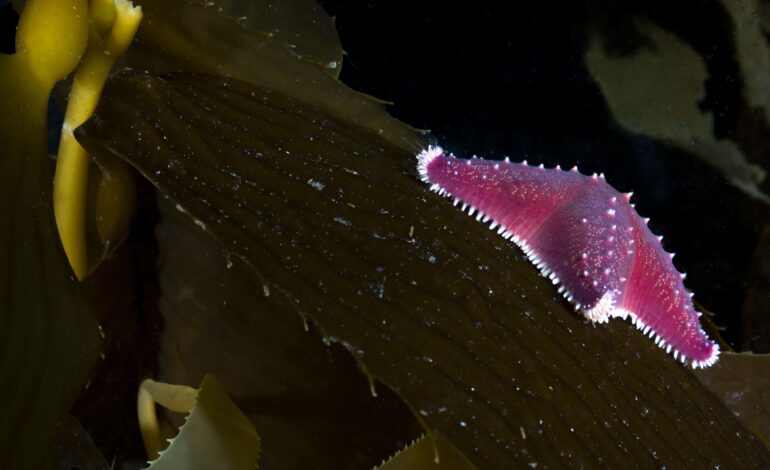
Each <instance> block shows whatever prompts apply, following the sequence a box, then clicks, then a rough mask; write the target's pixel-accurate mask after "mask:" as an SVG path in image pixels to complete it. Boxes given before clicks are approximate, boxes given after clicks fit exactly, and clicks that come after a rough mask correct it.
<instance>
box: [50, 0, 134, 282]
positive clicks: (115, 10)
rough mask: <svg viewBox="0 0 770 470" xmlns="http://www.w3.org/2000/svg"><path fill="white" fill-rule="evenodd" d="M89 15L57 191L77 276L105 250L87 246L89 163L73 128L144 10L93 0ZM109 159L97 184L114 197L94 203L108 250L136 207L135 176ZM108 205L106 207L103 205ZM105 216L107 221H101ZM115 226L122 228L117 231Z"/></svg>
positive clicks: (120, 1)
mask: <svg viewBox="0 0 770 470" xmlns="http://www.w3.org/2000/svg"><path fill="white" fill-rule="evenodd" d="M91 18H92V24H93V25H94V28H93V29H92V30H91V34H90V38H89V42H88V48H87V50H86V53H85V55H84V56H83V60H82V62H81V63H80V65H79V66H78V69H77V71H76V72H75V79H74V81H73V83H72V90H71V91H70V96H69V104H68V105H67V112H66V114H65V116H64V125H63V126H62V133H61V140H60V142H59V155H58V158H57V161H56V176H55V178H54V196H53V197H54V210H55V213H56V225H57V227H58V229H59V236H60V237H61V240H62V245H63V246H64V251H65V252H66V253H67V258H68V259H69V261H70V264H71V265H72V270H73V271H75V274H76V275H77V277H78V278H79V279H83V278H84V277H86V276H87V275H88V273H89V272H90V271H91V270H92V268H93V267H94V266H95V265H96V264H98V261H100V259H101V256H100V255H101V253H96V259H94V254H93V253H89V250H88V246H89V243H88V240H87V237H86V209H87V203H88V186H89V185H88V179H89V167H90V166H91V163H90V161H89V158H88V155H87V154H86V152H85V150H83V147H81V146H80V144H78V142H77V141H76V140H75V138H74V137H73V135H72V131H73V130H74V129H75V128H76V127H78V126H79V125H81V124H82V123H83V122H85V120H86V119H88V117H89V116H90V115H91V113H93V111H94V109H95V108H96V104H97V103H98V102H99V97H100V96H101V93H102V88H103V87H104V82H105V80H107V77H108V76H109V73H110V69H111V68H112V66H113V64H114V63H115V60H117V58H118V57H120V56H121V55H122V54H123V53H124V52H125V51H126V49H127V48H128V46H129V44H131V41H132V40H133V38H134V34H135V33H136V30H137V28H138V27H139V23H140V21H141V19H142V9H141V8H140V7H134V5H133V4H132V3H131V2H129V1H126V0H95V1H93V2H92V11H91ZM105 158H107V159H109V157H105ZM110 160H114V163H113V162H109V163H108V164H109V165H110V166H111V167H117V168H115V171H113V172H111V173H109V174H106V175H105V174H104V170H103V169H104V165H100V166H99V168H100V169H102V170H103V171H102V173H103V174H102V175H101V178H100V182H99V183H98V186H99V187H100V189H101V188H104V186H105V185H106V186H110V187H111V189H108V190H106V193H107V194H110V197H109V199H108V200H107V201H105V202H102V203H97V204H96V210H97V214H96V216H95V219H96V220H95V223H96V225H97V227H98V228H97V231H98V233H99V238H100V242H101V244H103V245H107V247H106V248H107V249H109V248H110V245H115V244H117V242H118V241H120V239H122V238H123V236H124V234H125V232H126V230H127V228H128V223H127V222H122V223H121V222H119V223H114V221H115V220H119V221H127V220H128V219H130V216H131V213H132V212H133V207H134V180H133V175H132V174H131V172H130V171H129V170H128V168H127V166H126V165H125V164H124V163H122V162H119V161H118V160H117V159H110ZM103 193H104V191H100V192H96V193H95V194H96V195H97V196H102V195H103ZM115 193H117V194H115ZM105 205H106V206H107V207H106V209H105V208H104V207H103V206H105ZM104 220H107V222H106V223H100V221H104ZM115 229H119V230H122V232H118V233H113V231H114V230H115ZM91 245H96V243H91ZM92 251H93V250H92ZM98 251H100V252H101V251H103V250H98Z"/></svg>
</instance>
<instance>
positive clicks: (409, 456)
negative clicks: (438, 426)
mask: <svg viewBox="0 0 770 470" xmlns="http://www.w3.org/2000/svg"><path fill="white" fill-rule="evenodd" d="M475 468H476V467H475V466H474V465H472V464H471V463H470V462H468V461H467V460H465V457H463V456H462V455H461V454H460V453H459V452H458V451H457V449H455V448H454V446H453V445H452V444H450V443H449V441H447V440H446V439H444V437H442V436H441V435H440V434H437V435H433V436H422V437H421V438H419V439H417V440H416V441H414V442H412V443H411V444H410V445H408V446H407V447H406V448H404V449H403V450H402V451H400V452H398V453H396V454H395V455H394V456H393V457H391V458H389V459H388V460H386V461H385V462H383V463H382V464H380V466H378V467H377V469H376V470H422V469H435V470H474V469H475Z"/></svg>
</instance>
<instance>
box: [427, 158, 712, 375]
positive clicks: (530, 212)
mask: <svg viewBox="0 0 770 470" xmlns="http://www.w3.org/2000/svg"><path fill="white" fill-rule="evenodd" d="M417 160H418V164H417V168H418V170H419V172H420V176H421V177H422V180H423V181H425V182H426V183H429V184H431V190H433V191H435V192H437V193H438V194H440V195H443V196H450V197H454V204H455V205H460V204H462V210H463V211H466V210H467V212H468V214H469V215H475V216H476V220H478V221H480V222H484V223H489V224H490V225H489V228H490V229H494V230H497V233H499V234H500V235H502V236H503V237H504V238H505V239H508V240H512V241H513V242H514V243H515V244H516V245H518V246H519V247H520V248H521V249H522V250H523V251H524V253H525V254H526V255H527V257H528V258H529V259H530V260H531V261H532V262H533V263H534V264H535V265H536V266H537V267H538V269H540V271H541V272H542V273H543V275H544V276H547V277H548V278H549V279H551V280H552V281H553V283H554V284H556V285H558V286H559V292H560V293H562V294H563V295H564V297H566V298H567V300H569V301H570V302H572V303H573V304H574V305H575V308H576V309H578V310H580V311H581V312H582V313H583V315H584V316H585V317H586V318H587V319H589V320H591V321H594V322H597V323H604V322H607V321H608V320H609V318H611V317H620V318H630V319H631V322H632V323H633V324H634V325H635V326H636V327H637V328H638V329H639V330H641V331H642V332H643V333H644V334H645V335H648V336H649V337H650V338H654V340H655V344H657V345H659V346H660V347H661V348H664V349H665V350H666V351H667V352H669V353H673V355H674V358H676V359H680V360H681V361H682V362H683V363H686V362H687V361H691V362H690V363H691V364H692V366H693V367H694V368H698V367H707V366H710V365H712V364H714V363H715V362H716V361H717V359H718V358H719V345H717V344H716V343H715V342H713V341H711V340H710V339H709V338H708V337H707V336H706V333H705V332H704V331H703V330H702V329H701V327H700V323H699V321H698V317H700V313H699V312H697V311H696V310H695V308H694V307H693V304H692V300H691V297H692V294H690V293H689V292H688V291H687V289H686V288H685V287H684V284H683V282H682V280H683V279H684V277H685V276H684V274H682V273H680V272H679V271H677V269H676V268H675V267H674V264H673V263H672V261H671V259H672V257H673V256H674V255H673V254H671V253H667V252H666V251H665V250H663V247H662V246H661V244H660V241H661V239H662V237H658V236H656V235H654V234H653V233H652V232H651V231H650V229H649V228H648V227H647V222H648V220H649V219H643V218H641V217H640V216H639V214H637V212H636V210H634V208H633V206H632V205H631V204H630V203H629V199H630V198H631V193H627V194H623V193H620V192H618V191H617V190H616V189H614V188H613V187H612V186H610V185H609V184H608V183H607V182H606V181H605V179H604V176H603V175H598V176H597V175H596V174H594V175H593V176H586V175H583V174H581V173H579V172H578V171H577V168H573V169H572V170H571V171H563V170H561V169H560V168H559V167H556V168H555V169H546V168H544V167H543V165H540V166H539V167H533V166H529V165H527V163H526V162H523V163H521V164H517V163H511V162H510V161H509V160H508V159H506V160H505V161H502V162H498V161H491V160H483V159H478V158H473V159H470V160H463V159H458V158H455V157H454V156H453V155H446V154H445V153H444V151H443V149H441V147H429V148H428V149H427V150H424V151H422V152H421V153H420V154H419V155H418V156H417Z"/></svg>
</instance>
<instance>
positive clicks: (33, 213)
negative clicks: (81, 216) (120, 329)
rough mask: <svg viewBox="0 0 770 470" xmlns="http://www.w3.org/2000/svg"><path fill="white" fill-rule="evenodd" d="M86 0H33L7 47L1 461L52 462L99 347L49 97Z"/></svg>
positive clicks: (1, 59)
mask: <svg viewBox="0 0 770 470" xmlns="http://www.w3.org/2000/svg"><path fill="white" fill-rule="evenodd" d="M87 37H88V10H87V2H86V0H30V1H28V2H27V4H26V7H25V9H24V10H23V12H22V15H21V18H20V22H19V27H18V30H17V37H16V44H17V51H18V52H17V53H16V54H13V55H0V111H1V112H0V143H2V151H0V247H2V249H1V250H0V348H1V350H2V352H1V353H0V382H2V387H0V402H2V403H3V406H2V411H1V412H0V468H3V469H42V468H50V467H51V465H52V463H53V458H54V454H55V452H54V451H53V450H54V444H55V442H56V437H57V434H58V432H59V426H58V424H59V423H60V422H61V421H62V419H64V418H65V417H66V416H67V413H68V412H69V411H70V409H71V408H72V405H73V403H74V402H75V399H76V398H77V397H78V396H79V395H80V393H81V391H82V389H83V386H84V385H85V383H86V381H87V380H88V376H89V374H90V372H91V368H92V366H93V364H94V362H95V361H96V358H97V356H98V353H99V346H98V329H97V324H96V319H95V317H94V315H93V313H92V311H91V308H90V306H89V304H88V302H87V300H86V298H85V296H84V295H83V292H82V291H81V286H80V285H79V284H78V283H77V282H75V281H74V280H73V279H72V273H71V271H70V269H69V266H68V264H67V260H66V258H65V256H64V253H63V252H62V251H61V247H60V244H59V240H58V236H57V234H56V227H55V223H54V216H53V209H52V208H51V198H52V195H51V178H52V176H53V175H52V172H51V167H50V160H49V158H48V152H47V149H48V142H47V138H46V135H47V122H46V114H47V105H48V97H49V94H50V92H51V88H52V87H53V85H54V83H56V81H58V80H60V79H62V78H64V77H66V76H67V75H68V74H69V73H71V72H72V70H73V69H74V68H75V66H76V65H77V63H78V62H79V60H80V57H81V55H82V54H83V51H84V50H85V47H86V41H87Z"/></svg>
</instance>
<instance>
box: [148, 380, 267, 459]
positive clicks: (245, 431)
mask: <svg viewBox="0 0 770 470" xmlns="http://www.w3.org/2000/svg"><path fill="white" fill-rule="evenodd" d="M155 403H159V404H161V405H162V406H164V407H165V408H168V409H170V410H172V411H177V412H189V415H188V416H187V421H186V422H185V423H184V424H183V425H182V427H181V428H180V429H179V434H178V435H177V436H176V437H175V438H173V439H172V440H171V444H170V445H169V446H168V448H167V449H165V450H163V451H162V452H160V456H159V457H158V458H157V459H156V460H153V461H152V462H151V463H150V467H149V468H150V469H152V470H166V469H169V470H172V469H180V468H184V469H187V470H197V469H200V470H206V469H211V468H216V469H221V470H251V469H254V468H256V466H257V460H258V459H259V454H260V440H259V436H258V435H257V431H256V430H255V429H254V426H253V425H252V424H251V422H250V421H249V420H248V418H246V416H244V415H243V413H242V412H241V411H240V410H239V409H238V407H237V406H235V404H234V403H233V402H232V400H231V399H230V397H228V396H227V393H226V392H225V391H224V389H223V388H222V386H221V385H219V383H218V382H217V381H216V379H214V377H213V376H211V375H206V376H205V377H204V378H203V382H202V383H201V387H200V388H199V389H197V390H196V389H193V388H190V387H187V386H184V385H172V384H166V383H161V382H156V381H154V380H149V379H148V380H145V381H144V382H142V384H141V385H140V387H139V396H138V398H137V411H138V415H139V427H140V429H141V430H142V434H143V438H144V440H145V448H146V450H147V453H148V454H149V455H151V456H154V455H155V453H156V451H158V450H159V449H160V447H161V444H160V434H161V433H160V431H159V429H158V428H159V426H158V424H157V418H156V415H155Z"/></svg>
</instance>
